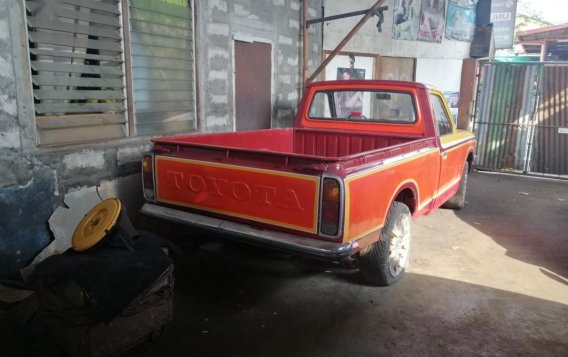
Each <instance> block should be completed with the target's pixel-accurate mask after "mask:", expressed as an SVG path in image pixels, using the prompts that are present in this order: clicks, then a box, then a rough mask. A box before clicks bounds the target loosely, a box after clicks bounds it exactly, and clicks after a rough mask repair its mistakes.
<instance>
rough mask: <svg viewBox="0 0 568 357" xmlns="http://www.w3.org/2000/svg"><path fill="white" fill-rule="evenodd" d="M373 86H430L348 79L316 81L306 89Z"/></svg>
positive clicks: (426, 87) (415, 83)
mask: <svg viewBox="0 0 568 357" xmlns="http://www.w3.org/2000/svg"><path fill="white" fill-rule="evenodd" d="M365 85H368V86H373V85H383V86H397V87H408V88H420V89H430V88H433V87H432V86H429V85H426V84H423V83H419V82H410V81H393V80H383V79H348V80H336V81H318V82H311V83H307V84H306V88H309V87H318V86H340V87H343V86H365Z"/></svg>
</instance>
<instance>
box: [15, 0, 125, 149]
mask: <svg viewBox="0 0 568 357" xmlns="http://www.w3.org/2000/svg"><path fill="white" fill-rule="evenodd" d="M26 8H27V11H28V35H29V42H30V44H29V48H30V59H31V68H32V82H33V86H34V87H33V95H34V102H35V113H36V124H37V131H38V138H39V144H40V145H59V144H66V143H77V142H85V141H93V140H102V139H111V138H120V137H124V136H125V135H126V127H125V122H126V119H125V108H124V94H123V93H124V80H123V79H124V74H123V60H122V34H121V25H120V11H119V4H118V0H35V1H29V0H28V1H26Z"/></svg>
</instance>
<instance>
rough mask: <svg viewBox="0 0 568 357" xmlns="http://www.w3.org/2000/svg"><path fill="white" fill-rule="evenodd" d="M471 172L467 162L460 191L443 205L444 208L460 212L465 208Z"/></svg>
mask: <svg viewBox="0 0 568 357" xmlns="http://www.w3.org/2000/svg"><path fill="white" fill-rule="evenodd" d="M468 172H469V165H468V163H467V162H466V163H465V165H464V167H463V174H462V178H461V181H460V187H459V188H458V191H457V192H456V193H455V194H454V195H453V196H452V197H451V198H450V199H449V200H447V201H446V203H444V204H443V205H442V207H444V208H449V209H456V210H460V209H462V208H463V207H464V206H465V192H466V190H467V174H468Z"/></svg>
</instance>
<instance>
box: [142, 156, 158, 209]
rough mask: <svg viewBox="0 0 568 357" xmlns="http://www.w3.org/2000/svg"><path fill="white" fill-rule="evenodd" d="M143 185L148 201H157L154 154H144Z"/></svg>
mask: <svg viewBox="0 0 568 357" xmlns="http://www.w3.org/2000/svg"><path fill="white" fill-rule="evenodd" d="M142 187H143V189H144V197H145V198H146V199H147V200H148V201H156V193H155V189H154V155H144V158H143V159H142Z"/></svg>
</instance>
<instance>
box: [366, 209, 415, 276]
mask: <svg viewBox="0 0 568 357" xmlns="http://www.w3.org/2000/svg"><path fill="white" fill-rule="evenodd" d="M410 225H411V216H410V210H409V209H408V206H406V205H405V204H404V203H402V202H394V203H393V204H392V206H391V208H390V211H389V214H388V216H387V220H386V222H385V226H384V227H383V230H382V232H381V238H380V240H379V241H378V242H375V243H373V244H372V245H370V246H369V247H367V248H365V249H363V250H362V251H361V253H360V254H359V259H360V261H359V271H360V272H361V274H362V275H363V277H364V278H365V280H367V281H368V282H370V283H372V284H375V285H379V286H388V285H392V284H394V283H396V282H397V281H399V280H400V279H401V278H402V276H403V275H404V271H405V269H406V266H407V265H408V260H409V254H410V241H411V235H410Z"/></svg>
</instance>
